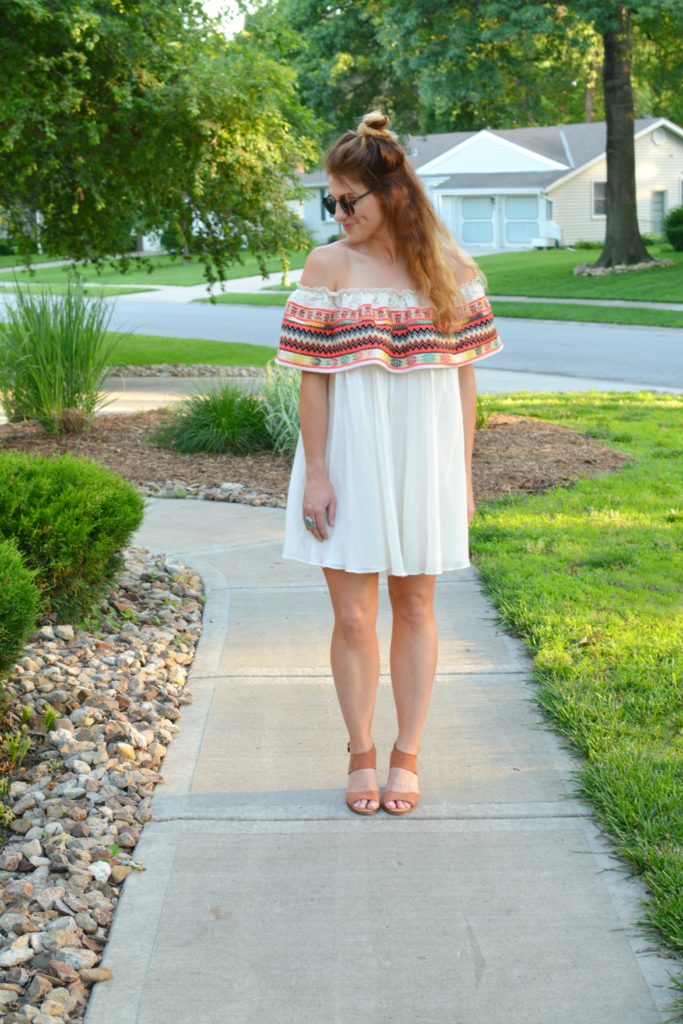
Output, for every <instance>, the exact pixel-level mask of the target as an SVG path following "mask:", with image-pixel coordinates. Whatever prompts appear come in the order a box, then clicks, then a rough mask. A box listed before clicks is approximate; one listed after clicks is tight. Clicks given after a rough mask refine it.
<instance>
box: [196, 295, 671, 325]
mask: <svg viewBox="0 0 683 1024" xmlns="http://www.w3.org/2000/svg"><path fill="white" fill-rule="evenodd" d="M289 294H290V292H282V291H280V290H279V289H278V290H277V291H275V290H273V291H270V290H268V291H266V290H264V291H262V292H232V293H227V294H225V295H217V296H216V302H218V303H226V304H228V305H231V306H276V307H281V308H283V307H284V306H285V303H286V302H287V299H288V297H289ZM193 301H194V302H208V301H209V300H208V299H194V300H193ZM492 305H493V311H494V313H495V314H496V316H498V317H503V316H509V317H521V318H523V319H525V320H575V321H580V322H582V323H594V324H638V325H641V326H645V327H683V310H682V311H681V312H680V313H679V312H677V311H676V310H672V309H647V308H646V309H628V308H624V307H619V306H614V307H610V306H583V305H578V304H577V303H567V304H566V305H565V304H561V305H560V304H556V303H552V302H494V303H493V304H492Z"/></svg>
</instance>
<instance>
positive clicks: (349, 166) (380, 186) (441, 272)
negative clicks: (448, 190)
mask: <svg viewBox="0 0 683 1024" xmlns="http://www.w3.org/2000/svg"><path fill="white" fill-rule="evenodd" d="M325 170H326V171H327V173H328V174H330V175H333V176H334V177H339V178H344V177H349V178H351V177H353V178H357V179H360V181H362V182H363V184H364V185H365V187H366V188H367V189H369V190H372V192H374V193H375V194H376V196H377V198H378V200H379V202H380V203H381V205H382V209H383V210H384V214H385V216H386V219H387V226H388V229H389V231H390V233H391V236H392V238H393V239H394V242H395V244H396V248H397V252H398V255H399V256H400V257H401V258H402V259H403V260H404V261H405V263H406V264H407V266H408V267H409V269H410V273H411V276H412V278H413V280H414V282H415V285H416V288H417V291H418V292H419V293H420V294H421V295H422V296H424V298H425V299H427V301H428V303H429V305H430V306H431V309H432V315H433V320H434V324H435V326H436V327H437V329H438V330H440V331H442V332H443V333H445V334H450V333H452V332H453V331H455V330H456V329H457V328H458V327H460V326H461V325H462V324H463V323H464V322H465V320H466V318H467V315H466V306H465V300H464V298H463V296H462V293H461V291H460V288H459V286H458V281H457V278H456V275H455V271H454V269H453V267H452V266H451V264H450V263H449V262H448V260H447V259H446V256H445V253H446V251H448V250H450V251H451V252H452V253H453V254H454V255H456V256H457V257H458V258H459V260H460V261H461V262H462V263H464V264H465V265H466V266H470V267H472V268H473V269H474V270H476V272H477V276H478V277H480V278H482V275H481V272H480V271H479V269H478V267H477V265H476V263H475V262H474V260H473V259H472V258H471V257H470V256H468V255H467V253H465V252H464V251H463V250H462V249H461V248H460V247H459V246H458V244H457V243H456V241H455V239H454V238H453V236H452V235H451V233H450V232H449V231H448V229H447V228H446V226H445V225H444V223H443V222H442V221H441V220H440V219H439V217H438V216H437V214H436V212H435V210H434V207H433V206H432V204H431V202H430V201H429V199H428V197H427V193H426V192H425V189H424V186H423V184H422V182H421V181H420V179H419V178H418V176H417V174H416V173H415V171H414V170H413V169H412V167H411V166H410V164H409V163H408V161H407V159H406V154H405V151H404V149H403V148H402V146H401V145H400V144H399V142H398V137H397V136H396V135H395V133H394V132H392V131H389V118H388V117H387V116H386V114H383V113H381V111H379V110H373V111H371V112H370V113H369V114H365V116H364V117H363V119H362V121H361V122H360V124H359V125H358V128H357V129H356V131H348V132H345V133H344V135H342V136H341V137H340V138H339V139H337V141H336V142H335V143H334V145H333V146H332V148H331V149H330V150H329V152H328V154H327V156H326V158H325Z"/></svg>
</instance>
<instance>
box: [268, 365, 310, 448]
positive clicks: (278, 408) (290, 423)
mask: <svg viewBox="0 0 683 1024" xmlns="http://www.w3.org/2000/svg"><path fill="white" fill-rule="evenodd" d="M300 387H301V374H300V373H297V372H293V371H292V370H288V369H286V368H284V367H281V366H278V365H277V363H275V362H271V363H269V364H268V365H267V366H266V377H265V382H264V386H263V397H264V402H265V411H266V426H267V428H268V432H269V434H270V436H271V439H272V444H273V448H274V449H275V451H276V452H279V453H280V454H281V455H293V454H294V452H295V450H296V445H297V440H298V438H299V391H300Z"/></svg>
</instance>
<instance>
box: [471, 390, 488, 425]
mask: <svg viewBox="0 0 683 1024" xmlns="http://www.w3.org/2000/svg"><path fill="white" fill-rule="evenodd" d="M490 415H491V413H490V411H489V410H488V409H487V408H486V405H485V404H484V399H483V398H482V397H481V395H477V411H476V416H475V420H474V429H475V430H485V429H486V427H488V425H489V416H490Z"/></svg>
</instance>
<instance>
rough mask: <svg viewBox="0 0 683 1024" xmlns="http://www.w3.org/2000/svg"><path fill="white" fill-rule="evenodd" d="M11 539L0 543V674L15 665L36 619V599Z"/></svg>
mask: <svg viewBox="0 0 683 1024" xmlns="http://www.w3.org/2000/svg"><path fill="white" fill-rule="evenodd" d="M35 575H36V574H35V571H32V570H31V569H27V568H26V566H25V565H24V561H23V559H22V557H21V554H20V552H19V551H18V550H17V546H16V543H15V542H14V541H13V540H0V674H2V675H4V674H5V672H7V670H8V669H9V668H11V667H12V665H13V664H14V663H15V661H16V660H17V658H18V657H19V655H20V654H21V651H22V650H23V647H24V644H25V643H26V641H27V640H28V638H29V636H30V635H31V633H32V632H33V630H34V628H35V625H36V622H37V620H38V614H39V608H40V596H39V594H38V588H37V587H36V585H35V583H34V582H33V578H34V576H35Z"/></svg>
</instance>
